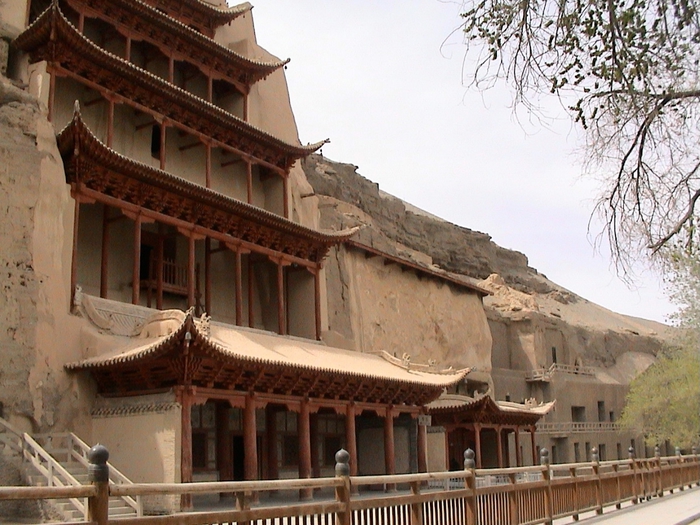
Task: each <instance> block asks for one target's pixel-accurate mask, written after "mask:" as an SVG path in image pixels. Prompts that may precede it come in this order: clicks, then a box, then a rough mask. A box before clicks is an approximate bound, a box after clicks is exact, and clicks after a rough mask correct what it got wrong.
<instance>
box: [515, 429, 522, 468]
mask: <svg viewBox="0 0 700 525" xmlns="http://www.w3.org/2000/svg"><path fill="white" fill-rule="evenodd" d="M515 466H516V467H522V466H523V455H522V454H521V453H520V425H518V426H516V427H515Z"/></svg>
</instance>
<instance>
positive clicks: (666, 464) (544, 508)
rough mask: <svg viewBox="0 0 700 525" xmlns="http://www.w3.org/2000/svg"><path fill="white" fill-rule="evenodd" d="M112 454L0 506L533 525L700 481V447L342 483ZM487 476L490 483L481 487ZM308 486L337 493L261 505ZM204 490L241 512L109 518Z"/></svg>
mask: <svg viewBox="0 0 700 525" xmlns="http://www.w3.org/2000/svg"><path fill="white" fill-rule="evenodd" d="M108 456H109V454H108V453H107V451H106V449H105V448H104V447H102V446H100V445H97V446H95V447H93V448H92V449H91V451H90V454H89V459H90V465H89V474H90V479H91V481H92V485H87V486H81V487H42V488H39V487H0V500H8V499H50V498H65V497H73V498H82V497H87V498H89V503H88V518H87V522H89V523H93V524H95V525H107V524H111V525H114V524H120V525H171V524H172V525H174V524H181V525H213V524H234V523H235V524H239V525H263V524H265V525H302V524H303V525H331V524H333V525H380V524H381V525H409V524H410V525H422V524H426V525H433V524H434V525H438V524H444V523H449V524H451V525H452V524H453V525H501V524H510V525H526V524H535V523H552V521H553V520H554V519H555V518H560V517H565V516H573V517H574V518H575V519H576V518H578V515H579V514H580V513H582V512H584V511H590V510H593V511H596V512H597V513H602V512H603V508H604V507H606V506H611V505H615V506H617V507H618V508H619V507H620V505H621V504H622V503H623V502H626V501H632V502H634V503H638V502H642V501H644V500H648V499H651V498H652V497H655V496H662V495H663V494H664V492H668V491H671V492H672V491H674V490H676V489H679V490H683V489H685V488H686V487H690V486H692V485H693V484H697V485H700V456H698V454H697V453H696V451H695V450H693V454H692V455H686V456H682V455H680V454H679V455H677V456H670V457H659V456H656V457H654V458H650V459H634V458H632V457H631V458H630V459H628V460H620V461H605V462H599V461H597V457H596V456H597V452H594V453H593V461H592V462H591V463H577V464H567V465H549V463H548V460H549V457H548V452H547V450H546V449H543V450H542V457H541V459H542V464H541V465H540V466H536V467H518V468H506V469H488V470H486V469H475V468H474V452H473V451H471V450H467V451H466V452H465V469H464V470H461V471H455V472H433V473H422V474H402V475H395V476H350V475H349V472H350V468H349V465H348V457H349V455H348V453H347V452H345V451H344V450H341V451H339V452H338V453H337V454H336V461H337V464H336V476H335V477H334V478H316V479H297V480H274V481H250V482H215V483H181V484H133V485H111V484H110V483H109V468H108V466H107V458H108ZM484 479H487V480H488V482H487V483H484V482H483V481H482V482H480V481H479V480H484ZM368 488H371V489H372V490H366V489H368ZM382 488H383V489H384V490H382V491H381V492H377V489H382ZM304 489H306V490H304ZM309 489H312V490H315V489H326V490H328V489H332V490H333V491H334V493H335V497H330V498H327V499H325V500H323V499H320V498H319V499H317V500H311V501H294V502H291V503H290V504H286V505H279V504H278V505H276V506H268V505H260V504H255V503H254V502H256V501H258V500H259V496H260V495H262V494H264V493H265V492H269V491H281V490H294V491H296V490H299V491H300V492H302V493H308V492H309ZM362 489H365V490H362ZM206 493H231V494H233V495H234V497H235V507H234V506H233V504H232V505H231V507H232V508H230V509H229V508H226V509H225V508H222V509H220V510H216V511H206V512H204V511H198V512H181V513H177V514H172V515H167V516H143V517H137V518H124V519H118V520H109V518H108V516H107V505H108V503H107V501H108V498H109V496H129V497H132V498H135V497H137V496H146V495H171V496H172V495H175V496H177V495H180V496H188V497H191V496H194V495H198V494H206ZM80 523H85V522H80ZM76 524H77V522H76V523H74V524H72V525H76Z"/></svg>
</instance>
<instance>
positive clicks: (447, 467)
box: [445, 428, 450, 470]
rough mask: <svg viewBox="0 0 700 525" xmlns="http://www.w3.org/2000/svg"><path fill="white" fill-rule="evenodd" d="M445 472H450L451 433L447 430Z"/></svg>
mask: <svg viewBox="0 0 700 525" xmlns="http://www.w3.org/2000/svg"><path fill="white" fill-rule="evenodd" d="M445 470H450V431H449V429H447V428H446V429H445Z"/></svg>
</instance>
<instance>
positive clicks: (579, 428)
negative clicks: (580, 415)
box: [537, 421, 620, 434]
mask: <svg viewBox="0 0 700 525" xmlns="http://www.w3.org/2000/svg"><path fill="white" fill-rule="evenodd" d="M619 430H620V425H619V424H618V423H617V422H615V421H586V422H576V421H565V422H561V423H542V422H540V423H537V432H539V433H542V434H561V433H564V434H572V433H573V434H577V433H578V434H580V433H583V432H617V431H619Z"/></svg>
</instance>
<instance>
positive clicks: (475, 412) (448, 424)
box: [426, 394, 555, 469]
mask: <svg viewBox="0 0 700 525" xmlns="http://www.w3.org/2000/svg"><path fill="white" fill-rule="evenodd" d="M554 405H555V402H554V401H552V402H549V403H542V404H539V405H537V404H535V403H534V402H527V403H512V402H508V401H494V400H493V399H492V398H491V397H490V396H488V395H483V396H481V397H477V398H474V397H468V396H464V395H460V394H443V395H442V396H440V398H439V399H437V400H435V401H433V402H431V403H429V404H428V405H427V407H426V408H427V413H428V414H429V415H430V416H431V418H432V424H433V425H434V426H440V427H443V428H444V429H445V440H446V448H445V450H446V458H445V461H446V464H447V466H448V468H451V469H452V468H462V462H463V459H464V458H463V453H464V451H465V450H466V449H467V448H471V449H473V450H474V451H475V456H476V467H477V468H484V467H485V466H489V467H506V466H518V467H521V466H523V458H522V456H523V454H522V452H521V446H520V433H521V432H523V431H526V432H529V433H530V441H531V447H532V457H533V458H535V461H536V460H537V458H538V454H537V451H536V446H535V433H536V424H537V421H539V420H540V419H541V418H542V417H543V416H545V415H546V414H548V413H549V412H550V411H551V410H552V409H553V408H554ZM510 433H512V434H513V435H514V441H515V443H514V444H515V464H514V465H511V464H510V463H511V458H510V457H509V456H510V454H509V447H508V434H510ZM485 441H486V442H488V443H489V444H490V445H492V447H490V448H489V450H488V454H484V442H485ZM493 445H495V448H493Z"/></svg>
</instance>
